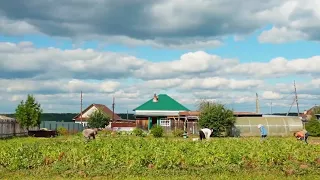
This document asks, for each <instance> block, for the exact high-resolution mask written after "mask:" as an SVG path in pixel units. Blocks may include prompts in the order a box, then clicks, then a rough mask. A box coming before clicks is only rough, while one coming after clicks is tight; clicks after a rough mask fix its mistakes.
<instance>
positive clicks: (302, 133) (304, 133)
mask: <svg viewBox="0 0 320 180" xmlns="http://www.w3.org/2000/svg"><path fill="white" fill-rule="evenodd" d="M293 135H294V136H295V137H296V138H297V140H301V141H304V142H305V143H307V144H308V141H307V140H308V137H309V133H308V131H306V130H302V131H299V132H295V133H294V134H293Z"/></svg>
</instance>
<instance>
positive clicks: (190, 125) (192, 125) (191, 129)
mask: <svg viewBox="0 0 320 180" xmlns="http://www.w3.org/2000/svg"><path fill="white" fill-rule="evenodd" d="M185 125H186V126H185ZM184 126H185V127H184ZM163 129H164V131H165V133H171V132H172V131H174V130H176V129H182V130H184V129H185V130H186V131H187V133H188V134H198V133H199V126H198V123H197V122H187V123H184V122H183V121H171V124H170V126H163Z"/></svg>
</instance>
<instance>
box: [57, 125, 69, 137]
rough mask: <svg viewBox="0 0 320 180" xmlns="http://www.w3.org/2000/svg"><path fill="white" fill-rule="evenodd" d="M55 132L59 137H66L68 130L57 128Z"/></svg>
mask: <svg viewBox="0 0 320 180" xmlns="http://www.w3.org/2000/svg"><path fill="white" fill-rule="evenodd" d="M57 132H58V135H60V136H65V135H68V130H67V129H66V128H65V127H58V128H57Z"/></svg>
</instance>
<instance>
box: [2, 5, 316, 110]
mask: <svg viewBox="0 0 320 180" xmlns="http://www.w3.org/2000/svg"><path fill="white" fill-rule="evenodd" d="M227 1H228V0H227ZM100 3H102V4H99V3H96V1H92V4H90V6H89V7H86V6H87V4H86V3H84V2H83V1H79V2H74V1H69V2H68V3H67V4H64V5H63V4H60V3H58V2H56V3H55V2H44V1H43V2H41V3H39V1H35V0H30V2H29V4H28V6H25V4H24V3H23V2H22V1H17V2H15V4H14V6H15V7H16V8H20V9H23V10H21V11H17V12H13V11H12V10H11V7H12V6H11V2H1V3H0V22H2V25H1V27H0V58H1V62H0V65H1V67H0V68H1V69H0V70H1V74H0V83H1V87H0V91H1V94H0V100H1V101H0V113H11V112H14V109H15V107H16V106H17V104H18V103H19V101H21V100H23V99H25V98H26V96H27V94H28V93H30V94H33V95H35V97H36V98H37V100H38V101H39V102H40V103H41V104H42V106H43V108H44V110H45V112H78V110H79V92H80V91H84V96H85V97H86V98H85V100H84V106H86V105H89V104H90V103H103V104H106V105H108V106H110V105H111V100H112V97H113V96H115V97H116V99H117V106H116V110H117V111H118V112H126V110H127V109H128V110H129V111H130V110H131V109H133V108H135V107H137V106H138V105H140V104H141V103H143V102H145V101H147V100H148V99H150V98H152V96H153V94H154V93H167V94H168V95H170V96H172V97H174V98H176V99H177V100H178V101H179V102H181V103H182V104H184V105H186V106H187V107H189V108H191V109H196V104H197V103H198V101H199V100H200V99H207V100H214V101H219V102H222V103H224V104H226V105H227V106H228V107H231V108H233V109H235V111H255V93H258V94H259V100H260V110H261V111H262V112H263V113H269V112H270V109H271V108H270V103H271V102H272V106H273V107H272V111H273V112H286V111H287V110H288V109H289V107H290V104H291V102H292V98H293V97H294V96H293V81H296V83H297V90H298V94H299V96H298V97H299V102H300V106H301V109H308V108H311V107H312V106H313V105H315V104H318V103H319V102H318V99H319V96H320V94H319V93H318V88H319V87H320V79H319V78H318V77H319V73H318V69H319V64H320V56H319V52H320V51H319V49H320V44H319V40H320V38H319V36H318V35H317V34H318V33H317V32H318V31H317V30H320V23H319V21H316V20H317V19H318V18H319V17H320V14H319V11H318V10H317V8H320V7H319V4H318V3H317V2H316V1H315V0H307V1H306V2H305V3H301V2H300V1H298V0H293V1H290V2H289V1H281V2H278V1H274V0H270V1H268V2H265V3H262V2H259V1H253V0H249V1H246V2H241V1H237V2H233V3H227V2H226V1H222V0H212V1H206V2H204V1H202V0H197V1H194V2H190V1H179V2H178V1H173V0H171V1H170V0H164V1H157V3H155V2H148V3H145V2H143V1H134V2H133V1H132V2H127V3H126V4H125V3H122V2H121V1H119V2H114V1H109V0H105V1H102V2H100ZM39 6H41V7H42V9H41V10H39V11H37V9H38V8H39ZM62 6H64V7H65V8H63V9H62V8H61V7H62ZM104 7H105V9H104ZM107 7H108V8H107ZM113 7H122V8H123V10H122V11H121V12H120V11H117V10H116V8H113ZM244 7H245V8H244ZM87 8H89V9H87ZM126 8H128V9H126ZM106 9H108V10H106ZM84 10H86V12H87V15H86V16H83V15H82V12H83V11H84ZM57 11H58V12H57ZM231 12H233V13H231ZM302 12H309V13H306V14H305V15H301V13H302ZM131 17H135V18H131ZM310 22H313V23H310ZM89 49H91V50H89ZM292 111H293V112H294V111H296V109H295V108H293V109H292Z"/></svg>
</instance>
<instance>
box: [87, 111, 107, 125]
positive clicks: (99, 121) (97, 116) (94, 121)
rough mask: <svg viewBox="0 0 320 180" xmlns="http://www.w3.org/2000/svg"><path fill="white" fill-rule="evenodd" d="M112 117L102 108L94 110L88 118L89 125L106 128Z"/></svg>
mask: <svg viewBox="0 0 320 180" xmlns="http://www.w3.org/2000/svg"><path fill="white" fill-rule="evenodd" d="M109 122H110V117H109V116H108V115H106V114H105V113H103V111H101V110H100V109H99V110H97V111H94V112H93V113H92V114H91V115H90V116H89V119H88V126H89V127H90V128H104V127H105V126H107V125H109Z"/></svg>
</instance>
